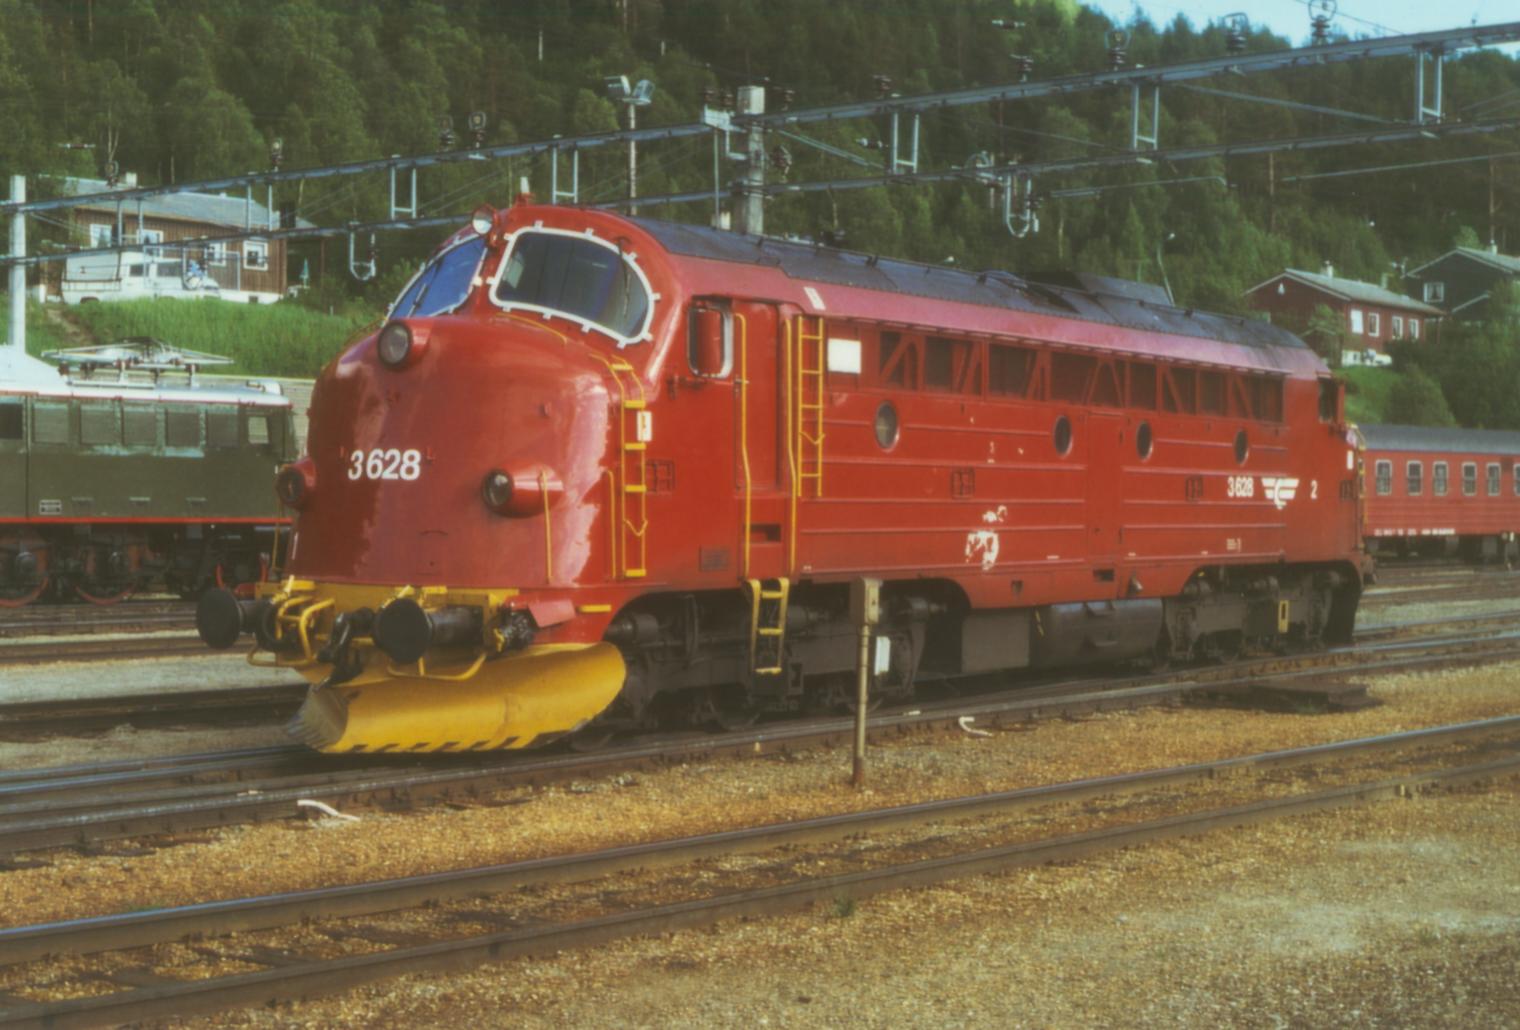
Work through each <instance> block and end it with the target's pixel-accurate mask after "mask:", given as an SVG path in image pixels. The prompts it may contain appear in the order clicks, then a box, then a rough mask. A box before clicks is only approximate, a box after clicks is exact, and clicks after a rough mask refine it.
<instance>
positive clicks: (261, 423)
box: [246, 413, 269, 447]
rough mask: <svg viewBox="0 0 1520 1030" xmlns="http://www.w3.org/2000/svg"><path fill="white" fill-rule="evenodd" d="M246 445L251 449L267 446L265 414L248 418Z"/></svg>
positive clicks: (266, 418) (267, 428) (267, 422)
mask: <svg viewBox="0 0 1520 1030" xmlns="http://www.w3.org/2000/svg"><path fill="white" fill-rule="evenodd" d="M246 425H247V426H248V443H249V445H250V446H252V447H267V446H269V416H268V415H265V414H262V413H260V414H252V415H249V416H248V421H247V423H246Z"/></svg>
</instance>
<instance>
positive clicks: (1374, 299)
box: [1246, 268, 1446, 316]
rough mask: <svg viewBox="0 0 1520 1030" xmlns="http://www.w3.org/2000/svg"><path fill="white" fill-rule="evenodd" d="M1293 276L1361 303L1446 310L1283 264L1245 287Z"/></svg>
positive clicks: (1435, 311)
mask: <svg viewBox="0 0 1520 1030" xmlns="http://www.w3.org/2000/svg"><path fill="white" fill-rule="evenodd" d="M1284 277H1286V278H1288V279H1294V280H1297V281H1298V282H1301V283H1303V284H1304V285H1305V286H1308V287H1311V288H1312V289H1316V290H1319V291H1320V292H1321V293H1328V294H1330V295H1331V296H1334V297H1339V298H1341V299H1342V300H1352V301H1358V302H1360V303H1362V304H1379V305H1382V306H1383V307H1390V308H1403V309H1404V310H1406V311H1415V312H1419V313H1420V314H1424V315H1436V316H1439V315H1444V314H1445V313H1446V312H1444V311H1442V310H1441V309H1440V308H1437V307H1432V306H1430V305H1429V304H1426V303H1424V302H1422V301H1418V300H1415V299H1414V298H1413V297H1406V296H1404V295H1403V294H1402V293H1394V292H1393V291H1392V290H1385V289H1383V288H1382V287H1381V286H1374V285H1372V284H1371V283H1364V282H1361V281H1359V280H1356V279H1339V278H1336V277H1335V276H1331V275H1318V274H1316V273H1314V272H1302V271H1299V270H1298V269H1296V268H1286V269H1283V271H1281V272H1279V273H1278V274H1277V275H1274V276H1273V277H1272V278H1270V279H1268V280H1267V281H1266V282H1263V283H1257V284H1256V285H1255V286H1253V287H1251V288H1250V289H1249V290H1247V291H1246V292H1247V293H1255V292H1256V291H1257V290H1259V289H1261V288H1262V287H1263V286H1270V285H1271V284H1272V283H1275V282H1277V280H1279V279H1282V278H1284Z"/></svg>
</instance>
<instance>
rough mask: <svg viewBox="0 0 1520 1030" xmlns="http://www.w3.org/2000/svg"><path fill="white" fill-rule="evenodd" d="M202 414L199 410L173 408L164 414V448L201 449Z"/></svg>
mask: <svg viewBox="0 0 1520 1030" xmlns="http://www.w3.org/2000/svg"><path fill="white" fill-rule="evenodd" d="M200 445H201V412H200V409H199V408H188V407H187V408H171V409H169V410H168V411H167V412H165V413H164V446H166V447H199V446H200Z"/></svg>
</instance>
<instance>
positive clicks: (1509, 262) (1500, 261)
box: [1405, 247, 1520, 276]
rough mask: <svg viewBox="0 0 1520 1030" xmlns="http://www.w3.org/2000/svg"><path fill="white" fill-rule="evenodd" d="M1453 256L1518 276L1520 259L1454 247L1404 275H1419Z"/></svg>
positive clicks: (1474, 249)
mask: <svg viewBox="0 0 1520 1030" xmlns="http://www.w3.org/2000/svg"><path fill="white" fill-rule="evenodd" d="M1454 254H1455V255H1457V256H1458V257H1465V258H1467V259H1468V260H1469V261H1476V262H1478V263H1479V264H1482V265H1488V266H1489V267H1491V268H1497V269H1498V270H1499V271H1501V272H1503V273H1504V274H1505V275H1520V257H1511V256H1510V255H1508V254H1495V253H1494V252H1493V251H1491V250H1480V249H1479V248H1477V247H1454V248H1452V249H1451V250H1448V251H1447V252H1446V253H1444V254H1442V255H1441V256H1440V257H1437V258H1432V259H1431V260H1429V261H1427V262H1425V263H1424V264H1423V265H1421V266H1420V267H1419V268H1412V269H1410V270H1409V271H1408V272H1406V273H1405V274H1406V275H1411V276H1414V275H1419V274H1420V273H1421V272H1423V271H1424V270H1425V269H1427V268H1429V267H1430V266H1431V265H1434V264H1439V263H1440V262H1442V261H1445V260H1446V259H1447V258H1449V257H1451V256H1452V255H1454Z"/></svg>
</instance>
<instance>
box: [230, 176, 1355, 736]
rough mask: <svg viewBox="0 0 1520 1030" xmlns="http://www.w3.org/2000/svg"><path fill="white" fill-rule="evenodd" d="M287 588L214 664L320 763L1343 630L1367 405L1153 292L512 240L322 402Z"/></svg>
mask: <svg viewBox="0 0 1520 1030" xmlns="http://www.w3.org/2000/svg"><path fill="white" fill-rule="evenodd" d="M308 447H309V454H308V456H307V457H305V458H304V459H302V461H300V462H298V463H296V464H294V465H291V466H288V467H287V468H286V469H285V470H283V471H282V472H281V474H280V480H279V485H280V490H281V492H282V494H283V495H284V496H285V497H286V499H287V501H288V502H289V503H290V504H291V505H292V506H294V507H296V508H298V509H299V517H298V521H297V526H296V531H295V535H294V538H293V542H292V545H291V558H290V565H289V569H288V571H289V574H290V575H289V578H288V579H286V580H285V581H284V582H282V583H280V584H278V585H272V586H271V587H270V588H269V589H267V590H266V591H264V595H265V596H263V597H262V598H261V599H260V600H259V602H258V603H257V604H253V603H245V604H238V603H237V602H236V601H235V599H233V598H231V597H227V596H223V595H218V596H214V597H212V598H209V599H208V600H207V602H206V603H205V604H204V605H203V607H202V611H201V615H200V626H201V630H202V634H203V636H205V637H206V639H207V641H208V643H212V644H214V645H219V646H228V645H230V644H231V643H232V642H233V641H235V640H236V639H237V637H238V635H239V634H240V633H242V632H252V633H254V634H255V636H256V637H257V640H258V645H259V646H258V653H257V654H256V655H255V656H254V660H258V661H266V662H277V663H280V664H285V665H292V666H295V667H297V668H299V669H300V670H301V671H302V672H303V673H304V674H305V675H306V676H308V677H309V678H310V679H311V680H312V682H313V683H314V684H316V686H315V688H314V690H313V691H312V693H311V696H310V697H309V699H308V701H307V704H306V705H305V707H304V708H303V710H302V714H301V715H300V716H298V718H297V730H298V732H299V734H300V735H301V736H302V737H303V738H304V739H306V740H307V741H308V742H310V743H311V744H312V745H314V746H316V747H319V748H322V749H324V750H332V751H346V750H356V749H370V750H386V749H398V750H469V749H481V748H494V747H523V746H526V745H528V744H531V743H534V742H542V741H544V740H548V739H553V738H554V737H557V736H561V735H564V734H567V733H571V732H575V731H582V732H583V734H585V736H583V738H582V739H587V737H596V736H601V735H604V734H606V733H607V732H610V731H612V730H617V729H625V728H636V727H641V726H649V725H655V724H661V723H664V724H668V723H669V722H670V721H671V720H673V719H674V720H682V721H687V722H720V723H726V722H732V721H733V720H746V719H749V718H752V717H754V716H755V715H757V714H760V713H765V712H786V711H800V710H808V709H816V708H830V707H834V706H837V705H840V704H842V703H845V702H846V701H847V700H848V699H849V698H851V697H852V696H853V691H852V688H851V683H852V682H853V670H854V666H855V661H856V654H857V651H858V644H857V641H858V634H857V627H856V624H855V620H854V617H853V616H852V613H851V608H850V603H849V596H850V584H851V583H852V582H853V581H855V580H857V579H859V578H862V577H873V578H878V579H881V580H882V581H884V586H883V591H882V617H881V622H880V624H879V625H878V626H877V628H876V630H875V635H876V643H875V645H874V650H873V652H872V653H873V655H874V665H875V668H876V670H877V674H878V679H877V693H878V695H881V696H887V697H893V696H906V695H908V694H909V693H910V692H911V691H912V690H913V689H914V685H915V683H917V682H920V681H925V680H943V679H950V678H954V677H960V676H968V675H975V674H982V673H988V672H992V671H996V670H1006V669H1019V668H1030V667H1040V668H1049V667H1054V666H1063V665H1075V664H1081V663H1100V662H1106V663H1113V662H1129V661H1144V662H1150V661H1158V660H1166V659H1169V658H1177V659H1187V658H1190V657H1200V656H1218V655H1227V654H1233V653H1236V652H1238V651H1239V650H1241V649H1242V648H1248V647H1249V648H1260V647H1271V648H1280V647H1289V646H1295V645H1313V644H1317V643H1319V642H1321V641H1325V640H1344V639H1347V638H1348V637H1349V634H1350V632H1351V628H1352V624H1353V621H1354V618H1355V611H1356V605H1357V600H1358V597H1359V596H1360V591H1361V585H1362V565H1363V559H1364V556H1363V552H1362V542H1361V533H1360V529H1359V512H1358V508H1359V503H1360V502H1359V498H1358V493H1357V488H1356V486H1357V484H1356V475H1357V473H1356V470H1355V460H1356V454H1355V448H1354V446H1353V442H1352V439H1351V437H1350V436H1349V435H1348V427H1347V426H1346V425H1345V423H1344V421H1343V417H1342V409H1341V396H1340V392H1339V388H1338V386H1337V384H1336V383H1335V381H1334V380H1333V379H1332V378H1331V376H1330V374H1329V372H1328V371H1327V369H1326V368H1325V366H1324V365H1323V364H1322V363H1321V362H1320V361H1319V360H1318V359H1317V358H1316V357H1315V356H1314V354H1313V353H1312V352H1311V351H1310V350H1309V349H1308V348H1307V347H1305V346H1304V345H1303V343H1302V342H1301V341H1299V340H1298V339H1296V338H1295V337H1293V336H1292V335H1290V334H1288V333H1286V332H1284V331H1282V330H1280V329H1277V328H1275V327H1273V326H1271V325H1267V324H1265V323H1261V322H1256V321H1250V320H1244V319H1238V318H1231V317H1225V316H1220V315H1211V314H1206V313H1203V312H1197V311H1192V310H1182V309H1179V308H1176V307H1173V306H1172V305H1171V304H1169V303H1168V302H1167V299H1166V297H1165V295H1164V294H1162V293H1161V292H1160V291H1159V290H1157V289H1156V288H1154V287H1148V286H1144V285H1141V284H1137V283H1128V282H1122V281H1118V280H1112V279H1103V278H1099V277H1093V276H1082V275H1059V276H1051V277H1040V278H1025V277H1020V276H1016V275H1012V274H1008V273H1003V272H987V273H982V274H976V273H969V272H964V271H960V270H957V269H953V268H946V267H942V266H929V265H919V264H911V263H908V262H903V261H894V260H889V259H886V258H878V257H876V256H871V255H866V254H857V253H848V252H843V251H838V250H832V249H828V248H823V247H814V246H808V245H803V244H798V243H790V242H782V241H778V240H772V239H765V238H759V237H753V236H743V235H737V234H733V233H727V232H720V231H717V230H713V229H707V228H700V227H692V226H681V225H672V224H668V223H661V222H654V221H646V220H640V219H630V218H625V217H621V216H618V215H615V214H611V213H608V212H602V211H589V210H582V209H575V208H566V207H541V206H533V205H531V204H527V203H520V204H518V205H516V206H514V207H512V208H510V209H507V210H502V211H490V210H482V211H481V212H479V213H478V214H477V216H476V218H475V221H474V224H473V225H472V227H471V228H470V229H467V230H464V231H462V232H460V233H458V234H456V235H455V236H454V237H453V238H452V239H451V240H450V241H449V242H448V243H446V244H445V245H444V246H443V247H442V248H440V250H439V252H438V253H437V254H436V255H435V256H434V258H433V260H432V261H431V262H430V263H429V264H428V265H427V266H426V267H425V268H424V269H423V271H422V272H420V273H419V274H418V277H417V278H416V279H415V280H413V282H412V283H411V284H410V285H409V286H408V287H407V289H406V290H405V291H404V292H403V294H402V296H401V297H400V299H399V300H398V301H397V302H396V304H395V306H394V307H393V308H392V310H391V312H390V314H389V318H388V320H387V322H386V324H385V326H384V327H383V328H382V329H381V331H380V332H379V333H377V334H376V335H374V336H371V337H369V338H367V339H364V340H362V341H360V342H359V343H357V344H355V345H354V346H352V347H351V348H349V349H348V350H347V351H346V352H345V353H344V354H343V355H341V356H340V357H339V358H338V359H337V360H336V361H335V362H334V363H333V364H332V365H331V366H330V367H329V368H327V369H326V370H325V371H324V372H323V374H322V376H321V378H320V379H319V380H318V383H317V386H316V392H315V395H314V397H313V400H312V417H311V429H310V435H309V442H308Z"/></svg>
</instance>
